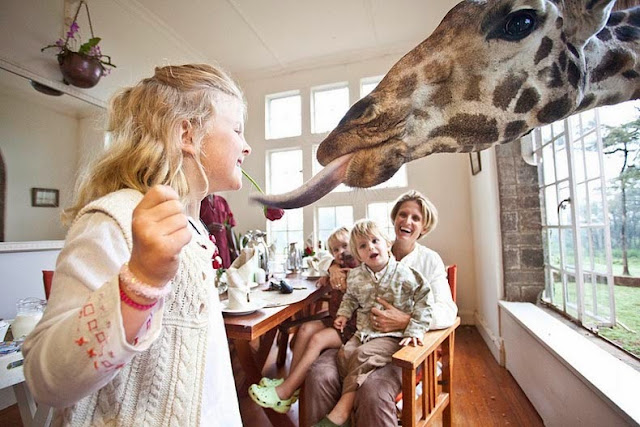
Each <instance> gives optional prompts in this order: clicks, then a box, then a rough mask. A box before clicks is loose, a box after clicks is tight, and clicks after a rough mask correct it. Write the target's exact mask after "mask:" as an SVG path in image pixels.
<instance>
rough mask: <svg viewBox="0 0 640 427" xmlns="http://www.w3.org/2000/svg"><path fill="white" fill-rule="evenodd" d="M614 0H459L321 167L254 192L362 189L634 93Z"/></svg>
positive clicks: (309, 199)
mask: <svg viewBox="0 0 640 427" xmlns="http://www.w3.org/2000/svg"><path fill="white" fill-rule="evenodd" d="M614 3H615V0H465V1H462V2H460V3H459V4H457V5H456V6H454V7H453V9H451V10H450V11H449V12H448V14H447V15H446V16H445V17H444V19H443V20H442V22H441V23H440V25H439V26H438V27H437V28H436V29H435V30H434V32H433V33H432V34H431V35H430V36H429V37H428V38H427V39H426V40H424V41H423V42H422V43H420V44H419V45H418V46H417V47H415V48H414V49H413V50H411V51H410V52H409V53H407V54H406V55H405V56H403V57H402V58H401V59H400V60H399V61H398V62H397V63H396V64H395V65H393V67H391V69H390V70H389V72H388V73H387V74H386V75H385V76H384V78H383V79H382V81H381V82H380V84H379V85H378V86H377V87H376V89H374V90H373V91H372V92H371V93H370V94H369V95H367V96H366V97H364V98H362V99H361V100H360V101H358V102H356V103H355V104H353V105H352V106H351V108H350V109H349V110H348V111H347V113H346V114H345V116H344V117H343V118H342V120H341V121H340V122H339V124H338V125H337V126H336V128H335V129H334V130H333V131H332V132H330V134H329V135H328V136H327V137H326V138H325V139H324V140H323V141H322V143H321V144H320V146H319V148H318V151H317V158H318V161H319V162H320V164H322V165H323V166H325V168H324V169H323V170H322V171H321V172H320V173H319V174H317V175H316V176H314V177H312V178H311V179H310V180H309V181H307V182H306V183H305V184H303V185H302V186H301V187H300V188H298V189H295V190H293V191H291V192H289V193H284V194H279V195H255V196H252V198H253V199H254V200H256V201H258V202H260V203H262V204H264V205H268V206H273V207H280V208H285V209H291V208H297V207H301V206H306V205H308V204H310V203H313V202H314V201H316V200H318V199H320V198H321V197H323V196H324V195H325V194H327V193H328V192H330V191H331V190H332V189H333V188H335V186H337V185H338V184H340V183H342V182H344V183H345V184H347V185H349V186H351V187H363V188H366V187H371V186H374V185H376V184H378V183H380V182H384V181H386V180H387V179H389V178H390V177H391V176H393V174H394V173H395V172H396V171H397V170H398V169H399V168H400V166H402V165H403V164H404V163H407V162H410V161H412V160H415V159H418V158H421V157H424V156H428V155H430V154H433V153H460V152H470V151H480V150H484V149H486V148H489V147H491V146H493V145H495V144H504V143H508V142H511V141H514V140H517V139H518V138H520V137H522V136H523V135H525V134H527V133H528V132H530V131H531V130H532V129H534V128H535V127H538V126H541V125H545V124H548V123H552V122H555V121H557V120H560V119H563V118H565V117H567V116H569V115H571V114H574V113H576V112H579V111H582V110H585V109H590V108H594V107H597V106H602V105H611V104H617V103H620V102H624V101H627V100H631V99H638V98H640V64H638V60H637V56H638V53H639V51H640V7H635V8H631V9H627V10H619V11H613V12H612V9H613V6H614ZM627 3H631V4H635V3H636V2H632V1H631V2H630V1H626V2H625V4H627Z"/></svg>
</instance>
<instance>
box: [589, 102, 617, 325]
mask: <svg viewBox="0 0 640 427" xmlns="http://www.w3.org/2000/svg"><path fill="white" fill-rule="evenodd" d="M595 113H596V114H595V118H596V135H597V138H596V140H597V141H598V153H599V155H598V162H599V164H600V191H601V199H602V209H603V216H604V242H605V243H604V245H605V257H606V261H607V284H608V286H607V288H608V290H609V313H610V314H609V321H608V322H603V324H602V325H601V326H609V327H612V326H615V324H616V315H615V313H616V299H615V296H614V289H615V288H614V279H613V256H612V254H611V228H610V224H609V202H608V201H607V195H606V188H607V181H606V177H605V174H604V171H605V166H604V150H603V148H602V132H601V129H600V115H599V114H598V110H597V109H596V111H595ZM594 294H595V292H594Z"/></svg>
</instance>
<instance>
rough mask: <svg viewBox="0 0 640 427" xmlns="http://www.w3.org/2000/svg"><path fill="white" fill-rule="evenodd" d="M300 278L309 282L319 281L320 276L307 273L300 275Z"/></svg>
mask: <svg viewBox="0 0 640 427" xmlns="http://www.w3.org/2000/svg"><path fill="white" fill-rule="evenodd" d="M302 277H303V278H304V279H309V280H315V279H319V278H321V277H322V275H321V274H307V273H302Z"/></svg>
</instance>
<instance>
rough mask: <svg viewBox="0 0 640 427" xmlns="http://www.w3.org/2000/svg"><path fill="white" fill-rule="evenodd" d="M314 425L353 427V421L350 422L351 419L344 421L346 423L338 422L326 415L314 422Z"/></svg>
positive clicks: (315, 426) (319, 426) (321, 426)
mask: <svg viewBox="0 0 640 427" xmlns="http://www.w3.org/2000/svg"><path fill="white" fill-rule="evenodd" d="M313 427H351V423H350V422H349V420H347V421H345V422H344V424H336V423H334V422H333V421H331V420H330V419H329V418H328V417H324V418H323V419H321V420H320V421H318V422H317V423H316V424H314V425H313Z"/></svg>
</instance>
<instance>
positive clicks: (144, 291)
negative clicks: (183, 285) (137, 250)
mask: <svg viewBox="0 0 640 427" xmlns="http://www.w3.org/2000/svg"><path fill="white" fill-rule="evenodd" d="M120 284H121V285H122V286H124V287H125V288H126V289H127V290H128V291H131V292H132V293H134V294H136V295H138V296H141V297H145V298H148V299H155V300H157V299H160V298H162V297H164V296H166V295H167V294H169V292H171V289H172V288H171V282H168V283H167V284H166V285H164V286H163V287H161V288H159V287H157V286H152V285H149V284H148V283H144V282H141V281H140V280H138V279H137V278H136V276H134V275H133V273H132V272H131V270H129V263H128V262H125V263H124V264H123V265H122V268H121V269H120Z"/></svg>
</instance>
